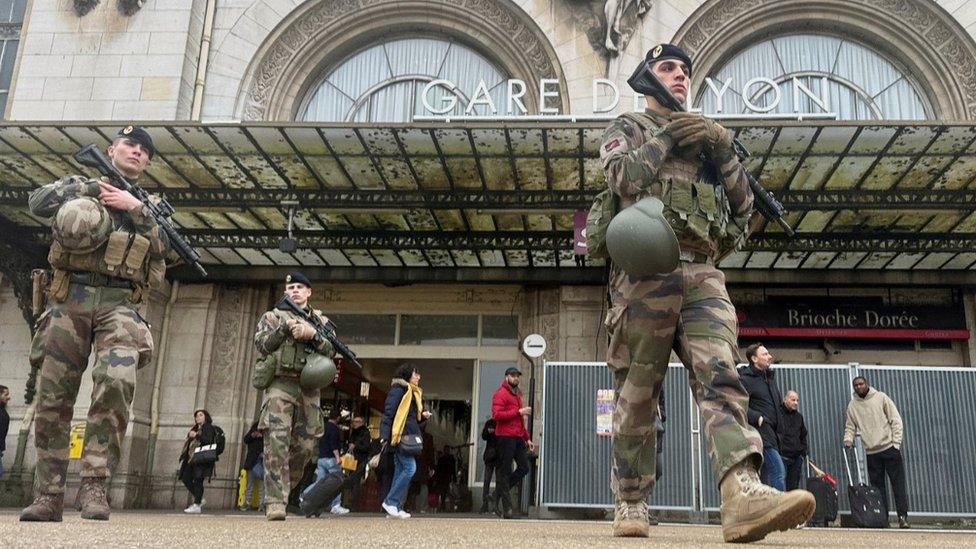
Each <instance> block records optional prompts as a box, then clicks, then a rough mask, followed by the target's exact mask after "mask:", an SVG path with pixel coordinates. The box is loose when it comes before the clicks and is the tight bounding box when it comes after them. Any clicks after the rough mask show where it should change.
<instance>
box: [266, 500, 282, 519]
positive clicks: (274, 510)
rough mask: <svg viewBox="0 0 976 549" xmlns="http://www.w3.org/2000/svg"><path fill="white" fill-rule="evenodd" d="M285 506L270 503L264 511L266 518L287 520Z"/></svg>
mask: <svg viewBox="0 0 976 549" xmlns="http://www.w3.org/2000/svg"><path fill="white" fill-rule="evenodd" d="M286 514H287V513H285V504H284V503H269V504H268V505H267V508H266V509H265V511H264V516H265V517H266V518H267V519H268V520H285V515H286Z"/></svg>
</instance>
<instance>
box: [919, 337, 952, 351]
mask: <svg viewBox="0 0 976 549" xmlns="http://www.w3.org/2000/svg"><path fill="white" fill-rule="evenodd" d="M918 348H919V350H921V351H951V350H952V340H949V339H920V340H918Z"/></svg>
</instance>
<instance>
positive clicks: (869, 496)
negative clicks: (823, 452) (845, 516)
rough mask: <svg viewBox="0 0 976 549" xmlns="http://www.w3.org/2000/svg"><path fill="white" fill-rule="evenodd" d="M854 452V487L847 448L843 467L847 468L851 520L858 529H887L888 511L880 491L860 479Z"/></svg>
mask: <svg viewBox="0 0 976 549" xmlns="http://www.w3.org/2000/svg"><path fill="white" fill-rule="evenodd" d="M853 451H854V461H855V465H856V466H857V482H858V484H857V485H856V486H855V485H854V477H853V476H851V464H850V461H848V459H847V448H844V465H845V466H846V467H847V478H848V480H849V481H850V486H848V487H847V498H848V499H849V500H850V502H851V519H853V521H854V525H855V526H857V527H858V528H887V527H888V510H887V509H885V505H884V501H883V500H882V499H881V490H879V489H878V488H877V487H875V486H868V485H866V484H864V480H863V479H861V467H860V464H859V463H857V450H853Z"/></svg>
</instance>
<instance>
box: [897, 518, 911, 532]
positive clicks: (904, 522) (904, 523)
mask: <svg viewBox="0 0 976 549" xmlns="http://www.w3.org/2000/svg"><path fill="white" fill-rule="evenodd" d="M898 527H899V528H901V529H903V530H907V529H909V528H911V527H912V525H911V524H908V517H907V516H905V515H902V516H900V517H898Z"/></svg>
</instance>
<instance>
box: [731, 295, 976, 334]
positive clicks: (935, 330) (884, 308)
mask: <svg viewBox="0 0 976 549" xmlns="http://www.w3.org/2000/svg"><path fill="white" fill-rule="evenodd" d="M736 312H737V314H738V316H739V335H742V336H746V337H799V338H805V337H809V338H825V337H830V338H879V339H969V330H967V329H966V318H965V314H964V313H963V309H962V306H961V305H958V306H944V307H943V306H931V305H913V306H905V307H901V306H892V305H874V304H871V303H868V302H862V303H858V302H857V301H854V302H847V303H839V304H838V303H833V304H830V303H809V304H780V303H773V304H765V305H745V306H739V307H736Z"/></svg>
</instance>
